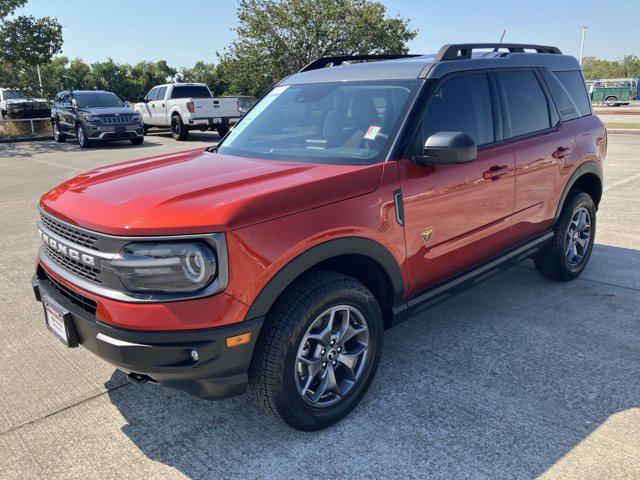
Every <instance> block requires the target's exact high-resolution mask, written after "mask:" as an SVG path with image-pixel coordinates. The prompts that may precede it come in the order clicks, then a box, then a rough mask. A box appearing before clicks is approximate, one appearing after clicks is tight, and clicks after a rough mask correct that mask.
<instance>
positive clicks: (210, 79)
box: [177, 61, 226, 96]
mask: <svg viewBox="0 0 640 480" xmlns="http://www.w3.org/2000/svg"><path fill="white" fill-rule="evenodd" d="M177 80H178V82H196V83H206V84H207V85H208V86H209V89H210V90H211V93H213V95H214V96H218V95H222V94H223V93H224V91H225V89H226V84H225V83H224V82H222V81H221V79H220V76H219V72H218V67H216V65H215V64H213V63H206V62H203V61H199V62H196V64H195V65H194V66H193V67H191V68H187V67H183V68H181V69H180V72H179V73H178V77H177Z"/></svg>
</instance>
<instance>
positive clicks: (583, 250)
mask: <svg viewBox="0 0 640 480" xmlns="http://www.w3.org/2000/svg"><path fill="white" fill-rule="evenodd" d="M590 242H591V214H590V213H589V210H587V209H586V208H585V207H580V208H578V209H577V210H576V211H575V212H574V213H573V217H571V222H569V227H568V228H567V233H566V235H565V240H564V255H565V258H566V259H567V264H568V265H569V266H570V267H577V266H578V265H580V263H582V261H583V260H584V258H585V256H586V254H587V252H588V250H589V243H590Z"/></svg>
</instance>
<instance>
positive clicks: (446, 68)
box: [280, 43, 580, 85]
mask: <svg viewBox="0 0 640 480" xmlns="http://www.w3.org/2000/svg"><path fill="white" fill-rule="evenodd" d="M487 48H491V49H494V50H492V51H488V52H487V51H485V52H477V51H476V52H474V50H477V49H487ZM383 57H384V58H383ZM354 60H372V61H362V62H360V63H350V64H345V63H343V62H345V61H354ZM373 60H375V61H373ZM327 65H332V66H330V67H329V66H327ZM509 67H538V68H545V67H546V68H550V69H552V70H554V71H568V70H579V69H580V65H579V64H578V61H577V60H576V59H575V58H574V57H572V56H570V55H563V54H562V52H561V51H560V50H559V49H558V48H557V47H550V46H543V45H529V44H495V43H475V44H453V45H444V46H443V47H442V48H441V49H440V51H439V52H438V53H436V54H431V55H380V56H378V55H371V56H366V55H357V56H335V57H326V58H323V59H318V60H316V61H314V62H312V63H310V64H309V65H307V66H306V67H304V68H303V69H302V70H301V71H300V72H298V73H296V74H293V75H291V76H289V77H287V78H285V79H284V80H282V81H281V82H280V84H285V85H288V84H296V83H317V82H338V81H364V80H400V79H418V78H439V77H442V76H444V75H446V74H448V73H451V72H456V71H462V70H475V69H486V68H509Z"/></svg>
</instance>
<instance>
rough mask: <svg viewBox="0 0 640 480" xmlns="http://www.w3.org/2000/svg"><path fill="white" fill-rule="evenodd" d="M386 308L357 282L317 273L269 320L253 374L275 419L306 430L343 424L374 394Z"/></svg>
mask: <svg viewBox="0 0 640 480" xmlns="http://www.w3.org/2000/svg"><path fill="white" fill-rule="evenodd" d="M383 329H384V328H383V321H382V313H381V311H380V306H379V305H378V302H377V301H376V299H375V297H374V296H373V294H372V293H371V292H370V291H369V290H368V289H367V288H366V287H365V286H364V285H363V284H362V283H360V282H358V281H357V280H355V279H353V278H351V277H348V276H346V275H342V274H339V273H334V272H314V273H311V274H308V275H307V276H305V277H303V278H302V279H301V280H299V281H297V282H296V283H295V284H294V285H293V286H292V287H291V288H290V289H289V291H288V292H286V293H285V294H284V296H283V298H281V299H280V300H279V301H278V304H277V305H276V306H275V307H274V309H273V311H272V312H270V313H269V315H268V316H267V320H266V323H265V325H264V327H263V329H262V332H261V333H260V337H259V339H258V344H257V345H256V352H255V354H254V358H253V361H252V364H251V369H250V372H249V381H250V386H251V388H252V390H253V391H254V393H255V394H256V397H257V399H258V401H259V403H261V404H262V406H263V407H264V408H265V409H266V410H267V411H268V412H270V413H271V414H273V415H274V416H275V417H277V418H279V419H280V420H282V421H284V422H285V423H287V424H288V425H290V426H291V427H293V428H296V429H299V430H320V429H322V428H325V427H327V426H329V425H331V424H333V423H335V422H337V421H339V420H340V419H341V418H343V417H344V416H345V415H347V414H348V413H349V412H350V411H351V410H352V409H353V408H354V407H355V406H356V405H357V404H358V403H359V402H360V400H361V399H362V397H363V396H364V395H365V393H366V392H367V390H368V388H369V385H370V384H371V381H372V380H373V377H374V375H375V372H376V370H377V367H378V363H379V361H380V354H381V352H382V340H383V338H382V337H383Z"/></svg>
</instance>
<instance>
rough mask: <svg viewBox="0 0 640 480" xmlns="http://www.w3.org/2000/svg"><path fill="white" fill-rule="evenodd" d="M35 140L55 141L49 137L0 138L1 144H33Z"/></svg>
mask: <svg viewBox="0 0 640 480" xmlns="http://www.w3.org/2000/svg"><path fill="white" fill-rule="evenodd" d="M35 140H53V136H49V137H15V138H0V143H14V142H33V141H35Z"/></svg>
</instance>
